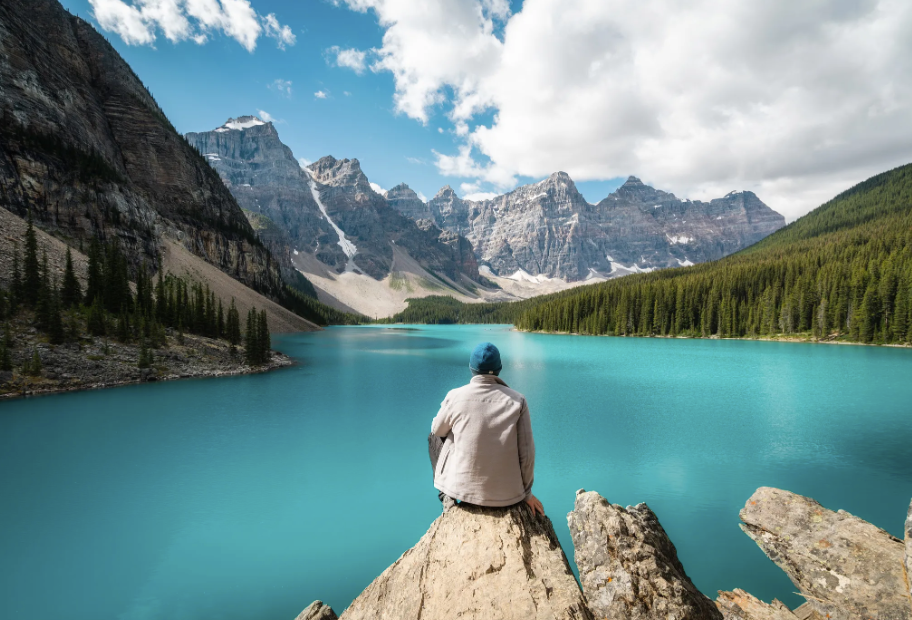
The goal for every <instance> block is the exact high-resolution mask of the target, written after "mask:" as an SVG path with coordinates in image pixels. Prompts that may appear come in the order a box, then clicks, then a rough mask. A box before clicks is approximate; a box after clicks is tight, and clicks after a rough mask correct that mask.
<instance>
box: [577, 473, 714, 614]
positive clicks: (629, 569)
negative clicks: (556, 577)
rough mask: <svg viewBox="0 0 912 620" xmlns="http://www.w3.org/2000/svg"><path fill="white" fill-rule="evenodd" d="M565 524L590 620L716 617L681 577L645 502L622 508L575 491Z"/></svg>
mask: <svg viewBox="0 0 912 620" xmlns="http://www.w3.org/2000/svg"><path fill="white" fill-rule="evenodd" d="M567 524H568V525H569V526H570V534H571V535H572V536H573V546H574V549H575V560H576V565H577V568H579V574H580V581H581V583H582V586H583V591H584V592H585V593H586V600H587V601H588V603H589V609H590V610H591V611H592V614H593V615H594V616H595V617H597V618H607V619H612V620H614V619H617V620H621V619H628V618H629V619H643V620H646V619H655V620H659V619H660V618H661V619H662V620H665V619H667V618H675V619H682V620H683V619H685V618H686V619H688V620H702V619H714V620H715V619H721V618H722V614H721V613H720V612H719V610H718V609H717V608H716V606H715V605H714V604H713V602H712V601H711V600H710V599H709V598H707V597H706V596H705V595H703V594H702V593H701V592H700V591H699V590H697V588H696V586H694V585H693V583H692V582H691V581H690V579H689V578H688V577H687V574H686V573H685V572H684V567H683V566H682V565H681V562H680V561H679V560H678V554H677V551H676V549H675V546H674V544H673V543H672V542H671V540H670V539H669V538H668V535H667V534H666V533H665V530H664V529H663V528H662V525H661V524H660V523H659V520H658V518H657V517H656V516H655V514H654V513H653V512H652V510H650V509H649V507H648V506H647V505H646V504H638V505H636V506H633V507H630V506H628V507H627V508H622V507H621V506H617V505H614V504H611V503H609V502H608V501H607V500H606V499H605V498H603V497H602V496H601V495H599V494H598V493H596V492H594V491H590V492H588V493H586V492H584V491H583V490H580V491H577V495H576V505H575V507H574V510H573V512H571V513H570V514H568V515H567Z"/></svg>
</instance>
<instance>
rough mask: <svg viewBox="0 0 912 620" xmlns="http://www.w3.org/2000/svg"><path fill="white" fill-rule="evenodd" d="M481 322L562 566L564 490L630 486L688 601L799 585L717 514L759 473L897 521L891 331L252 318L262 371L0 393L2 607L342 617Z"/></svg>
mask: <svg viewBox="0 0 912 620" xmlns="http://www.w3.org/2000/svg"><path fill="white" fill-rule="evenodd" d="M484 340H490V341H493V342H494V343H496V344H497V345H498V346H499V347H500V348H501V351H502V354H503V359H504V364H505V367H504V371H503V373H502V378H504V379H505V380H506V382H507V383H508V384H510V385H511V386H512V387H514V388H516V389H518V390H520V391H521V392H523V393H525V395H526V397H527V399H528V401H529V404H530V409H531V412H532V424H533V431H534V435H535V441H536V446H537V453H538V456H537V465H536V481H535V488H534V490H535V493H536V495H537V496H538V497H539V498H540V499H541V500H542V502H543V503H544V505H545V509H546V511H547V513H548V515H549V516H550V517H551V519H552V520H553V521H554V525H555V529H556V530H557V532H558V536H559V537H560V539H561V543H562V545H563V547H564V550H565V552H567V554H568V556H569V557H570V558H571V560H572V557H573V547H572V544H571V541H570V535H569V531H568V530H567V524H566V514H567V512H568V511H569V510H571V509H572V507H573V498H574V492H575V491H576V489H579V488H585V489H587V490H595V491H598V492H599V493H601V494H602V495H604V496H605V497H606V498H608V499H609V501H611V502H613V503H618V504H623V505H628V504H635V503H638V502H647V503H648V504H649V506H650V507H651V508H652V509H653V510H654V511H655V512H656V514H657V515H658V517H659V519H660V520H661V522H662V524H663V526H664V527H665V529H666V530H667V531H668V533H669V535H670V536H671V538H672V540H673V541H674V543H675V544H676V545H677V548H678V553H679V556H680V559H681V561H682V563H683V564H684V566H685V568H686V569H687V572H688V574H689V575H690V576H691V578H692V579H693V581H694V582H695V583H696V585H697V586H698V587H699V588H700V589H701V590H702V591H703V592H705V593H706V594H708V595H709V596H710V597H711V598H715V592H716V590H720V589H725V590H730V589H732V588H736V587H740V588H743V589H745V590H747V591H749V592H751V593H752V594H754V595H756V596H759V597H761V598H763V599H764V600H769V599H771V598H773V597H777V598H779V599H781V600H783V601H785V602H787V603H789V604H791V605H796V604H798V603H799V602H801V600H802V599H800V598H799V597H797V596H795V595H794V594H792V593H793V592H794V590H795V588H794V586H792V584H791V583H790V582H789V580H788V579H787V578H786V577H785V575H784V574H783V573H781V572H780V571H779V569H777V568H776V567H775V566H774V565H773V564H772V563H771V562H770V561H769V560H767V559H766V557H765V556H764V555H763V553H762V552H761V551H760V550H759V549H758V548H757V547H756V546H755V545H754V543H753V542H751V540H750V539H749V538H748V537H747V536H746V535H744V534H743V533H742V532H741V531H740V530H739V529H738V511H739V510H740V508H741V507H742V506H743V505H744V502H745V500H747V498H748V497H749V496H750V495H751V493H753V491H754V490H755V489H756V488H757V487H759V486H776V487H781V488H785V489H788V490H791V491H794V492H796V493H801V494H804V495H808V496H811V497H813V498H815V499H816V500H818V501H819V502H821V503H822V504H823V505H824V506H827V507H829V508H832V509H837V508H842V509H845V510H847V511H849V512H851V513H853V514H855V515H858V516H860V517H862V518H864V519H867V520H869V521H871V522H873V523H875V524H877V525H878V526H880V527H883V528H884V529H886V530H888V531H889V532H891V533H892V534H894V535H896V536H901V535H902V524H903V520H904V518H905V514H906V509H907V507H908V505H909V499H910V497H912V351H910V350H900V349H887V348H874V347H855V346H823V345H809V344H792V343H770V342H744V341H706V340H664V339H635V338H588V337H574V336H545V335H530V334H523V333H518V332H513V331H511V330H510V328H509V327H506V326H458V327H456V326H434V327H425V326H421V327H416V328H415V329H414V330H403V329H390V328H381V327H345V328H332V329H328V330H326V331H324V332H320V333H315V334H299V335H292V336H283V337H274V343H275V345H276V346H277V348H279V349H280V350H282V351H284V352H286V353H288V354H289V355H291V356H292V357H294V358H295V359H297V360H298V361H299V365H298V366H296V367H294V368H289V369H284V370H280V371H277V372H272V373H268V374H264V375H255V376H246V377H232V378H224V379H208V380H192V381H178V382H173V383H163V384H147V385H141V386H129V387H124V388H117V389H111V390H103V391H94V392H82V393H74V394H63V395H56V396H46V397H40V398H31V399H26V400H17V401H8V402H2V403H0V617H2V618H10V619H13V618H15V619H16V620H32V619H43V618H51V617H61V618H63V617H65V618H68V619H70V620H82V619H86V620H98V619H107V618H112V619H119V620H151V619H168V620H198V619H219V620H235V619H237V620H240V619H244V620H249V619H253V618H256V619H261V620H292V619H293V618H294V617H295V615H297V613H298V612H300V611H301V609H303V608H304V607H305V606H306V605H308V604H309V603H310V602H311V601H313V600H315V599H321V600H323V601H325V602H326V603H329V604H330V605H332V606H333V607H334V608H335V609H336V611H337V612H341V611H342V610H343V609H345V607H346V606H347V605H348V604H349V603H350V602H351V600H352V599H353V598H354V597H355V596H357V595H358V593H359V592H360V591H361V590H362V589H363V588H364V587H366V586H367V585H368V583H370V581H371V580H372V579H373V578H374V577H376V576H377V575H379V574H380V572H381V571H382V570H383V569H385V568H386V567H387V566H388V565H389V564H391V563H392V562H394V561H395V560H396V558H397V557H398V556H399V555H400V554H401V553H402V552H403V551H405V550H406V549H408V548H409V547H411V546H412V545H414V544H415V543H416V542H417V540H418V539H419V538H420V537H421V535H422V534H424V532H425V531H426V530H427V528H428V526H429V525H430V523H431V521H432V520H433V519H434V518H436V516H437V515H438V514H439V513H440V503H439V502H438V501H437V497H436V492H435V491H434V490H433V488H432V485H431V482H432V476H431V471H430V466H429V465H428V460H427V444H426V436H427V433H428V430H429V427H430V421H431V418H432V417H433V416H434V415H435V413H436V412H437V408H438V406H439V404H440V401H441V400H442V399H443V397H444V395H445V394H446V392H447V391H448V390H449V389H452V388H454V387H457V386H459V385H461V384H462V383H464V382H465V381H467V380H468V378H469V372H468V368H467V363H468V356H469V353H470V351H471V349H472V348H473V347H474V345H475V344H476V343H478V342H479V341H484Z"/></svg>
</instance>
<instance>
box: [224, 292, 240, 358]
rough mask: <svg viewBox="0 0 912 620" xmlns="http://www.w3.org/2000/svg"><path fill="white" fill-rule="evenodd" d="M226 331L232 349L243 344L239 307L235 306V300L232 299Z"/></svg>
mask: <svg viewBox="0 0 912 620" xmlns="http://www.w3.org/2000/svg"><path fill="white" fill-rule="evenodd" d="M225 330H226V332H227V337H228V342H230V343H231V346H232V347H236V346H238V345H239V344H241V317H240V314H239V313H238V309H237V306H236V305H235V304H234V298H232V299H231V307H230V308H228V319H227V321H226V325H225Z"/></svg>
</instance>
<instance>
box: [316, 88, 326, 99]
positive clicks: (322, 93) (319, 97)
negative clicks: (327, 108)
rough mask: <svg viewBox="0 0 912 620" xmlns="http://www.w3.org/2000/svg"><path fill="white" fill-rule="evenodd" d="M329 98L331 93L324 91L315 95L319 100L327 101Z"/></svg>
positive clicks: (319, 91)
mask: <svg viewBox="0 0 912 620" xmlns="http://www.w3.org/2000/svg"><path fill="white" fill-rule="evenodd" d="M328 96H329V93H327V92H326V91H323V90H318V91H317V92H315V93H314V97H316V98H317V99H326V98H327V97H328Z"/></svg>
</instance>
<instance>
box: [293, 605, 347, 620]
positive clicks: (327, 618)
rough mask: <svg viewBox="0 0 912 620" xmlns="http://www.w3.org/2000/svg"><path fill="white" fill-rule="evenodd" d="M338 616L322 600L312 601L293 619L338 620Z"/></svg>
mask: <svg viewBox="0 0 912 620" xmlns="http://www.w3.org/2000/svg"><path fill="white" fill-rule="evenodd" d="M338 619H339V617H338V616H337V615H336V612H334V611H333V609H332V607H330V606H329V605H324V604H323V601H314V602H313V603H311V604H310V605H308V606H307V607H306V608H305V609H304V611H302V612H301V613H299V614H298V616H297V618H295V620H338Z"/></svg>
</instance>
